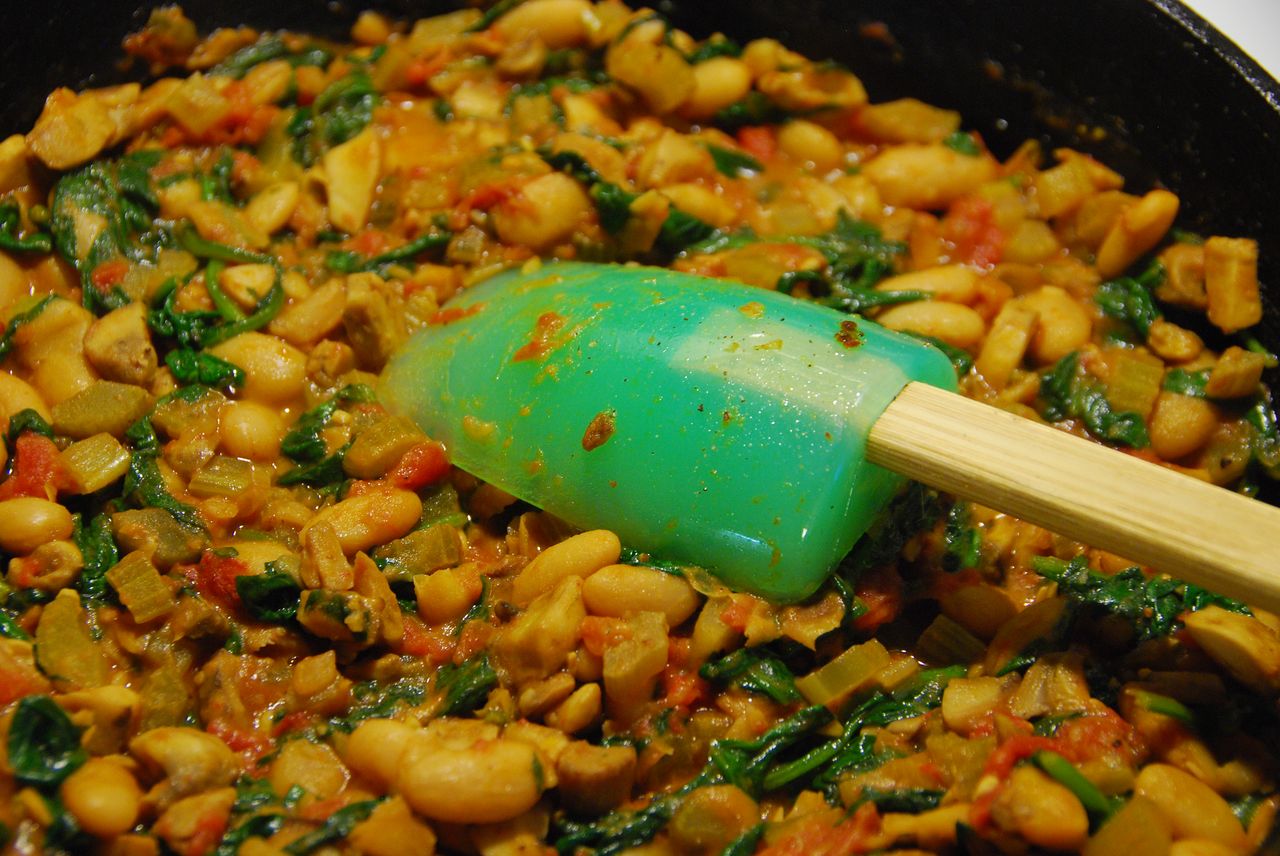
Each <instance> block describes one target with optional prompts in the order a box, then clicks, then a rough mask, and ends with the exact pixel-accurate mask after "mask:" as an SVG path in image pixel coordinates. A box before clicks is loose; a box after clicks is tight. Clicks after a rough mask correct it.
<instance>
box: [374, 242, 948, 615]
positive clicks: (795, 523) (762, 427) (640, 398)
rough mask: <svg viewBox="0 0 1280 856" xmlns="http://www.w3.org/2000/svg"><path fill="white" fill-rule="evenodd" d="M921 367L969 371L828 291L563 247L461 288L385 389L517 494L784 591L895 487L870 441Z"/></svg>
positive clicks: (836, 556)
mask: <svg viewBox="0 0 1280 856" xmlns="http://www.w3.org/2000/svg"><path fill="white" fill-rule="evenodd" d="M909 381H923V382H926V383H929V384H933V385H935V386H941V387H946V388H950V389H954V388H955V385H956V379H955V372H954V370H953V369H952V367H951V363H950V362H949V361H948V360H947V358H946V357H945V356H944V355H942V354H941V353H940V352H938V351H937V350H936V349H934V348H931V347H928V346H925V345H922V344H921V343H920V342H918V341H916V340H914V339H911V338H908V337H905V336H901V335H898V334H896V333H893V332H891V331H888V330H885V329H883V328H881V327H878V326H876V325H874V324H871V323H869V322H866V321H863V320H860V319H852V318H850V317H849V316H847V315H843V314H841V313H839V312H836V311H834V310H831V309H827V308H825V307H821V306H818V305H815V304H812V303H807V302H804V301H800V300H796V299H793V298H790V297H787V296H785V295H781V294H776V293H774V292H769V291H763V290H760V289H756V288H750V287H747V286H743V285H737V284H733V283H726V282H722V281H719V280H712V279H707V278H704V277H699V276H693V275H690V274H683V273H678V272H675V271H670V270H664V269H660V268H648V267H626V266H620V265H593V264H582V263H573V262H559V263H550V264H544V265H542V267H541V268H540V269H538V270H537V271H534V272H532V273H528V274H522V273H520V272H518V271H508V272H506V273H503V274H501V275H499V276H496V277H494V278H493V279H491V280H488V281H486V282H484V283H482V284H480V285H478V286H476V287H474V288H472V289H469V290H468V291H466V292H465V293H463V294H462V295H461V296H460V297H459V298H458V299H456V300H454V301H452V302H451V303H450V304H449V306H448V307H447V308H446V309H445V310H444V311H443V312H442V313H441V318H440V319H439V323H436V324H433V325H432V326H430V327H428V328H426V329H424V330H422V331H421V332H419V333H417V334H416V335H415V336H414V337H413V338H411V339H410V340H409V342H408V343H406V344H405V345H404V347H403V348H401V350H400V352H399V353H398V355H397V356H396V357H395V358H394V359H393V360H392V361H391V363H390V364H389V365H388V367H387V370H386V372H385V373H384V376H383V389H382V396H383V399H384V401H386V402H387V404H388V406H390V407H391V408H392V409H394V410H397V411H399V412H402V413H405V414H407V415H409V416H410V417H411V418H413V419H414V420H416V421H417V422H418V424H419V425H421V426H422V428H423V429H424V430H425V431H426V432H427V433H428V434H430V435H431V436H432V437H434V438H436V439H439V440H442V441H443V442H444V443H445V445H446V446H447V447H448V450H449V456H450V458H451V459H452V460H453V462H454V463H455V464H457V465H458V466H459V467H462V468H463V469H464V470H467V471H469V472H471V473H474V474H475V475H477V476H479V477H480V478H482V479H484V480H486V481H488V482H491V483H492V484H495V485H497V486H499V487H501V488H502V489H504V490H506V491H508V492H510V493H512V494H514V495H515V496H517V497H519V498H521V499H523V500H526V501H528V502H530V503H532V504H534V505H536V506H538V507H539V508H543V509H545V510H547V511H550V512H552V513H554V514H556V515H558V516H560V517H562V518H563V519H565V520H567V521H569V522H571V523H573V524H575V525H577V526H581V527H583V528H607V529H611V530H613V531H614V532H616V533H617V534H618V536H619V537H620V538H621V539H622V541H623V543H624V544H628V545H630V546H633V547H637V548H640V549H643V550H646V551H649V552H651V553H653V554H654V555H656V556H659V557H662V558H667V559H672V560H676V561H680V562H686V563H690V564H696V565H701V566H703V567H706V568H708V569H709V570H711V571H712V572H713V573H715V574H716V575H717V576H719V577H720V578H721V579H722V580H723V581H724V582H725V583H727V584H728V585H730V586H732V587H734V588H738V589H743V590H746V591H750V592H753V593H755V594H758V595H761V596H763V597H766V598H770V599H772V600H777V601H784V602H789V601H795V600H799V599H801V598H804V597H805V596H807V595H809V594H811V593H812V592H813V591H815V590H816V589H817V588H818V586H819V585H820V584H821V583H822V581H823V580H824V579H825V578H826V577H827V575H828V574H829V573H830V572H831V570H832V568H834V567H835V565H836V564H837V563H838V562H839V561H840V559H841V558H843V557H844V555H845V554H846V553H848V551H849V550H850V548H851V547H852V546H853V544H854V542H855V541H856V540H857V539H858V537H859V536H860V535H861V534H862V533H863V532H865V531H866V529H867V527H868V526H870V525H871V523H872V521H873V520H874V519H875V518H876V515H877V514H878V513H879V512H880V511H881V510H882V509H883V508H884V507H885V505H886V504H887V502H888V501H889V499H890V498H891V497H892V496H893V494H894V492H895V491H896V490H897V488H898V487H899V485H900V482H901V479H900V477H898V476H896V475H894V474H892V473H890V472H888V471H887V470H884V469H881V468H880V467H877V466H874V465H872V464H869V463H867V461H866V460H865V449H866V437H867V434H868V432H869V431H870V429H871V426H872V424H873V423H874V422H875V420H876V418H877V417H879V415H880V414H881V413H882V412H883V411H884V409H885V408H886V407H887V406H888V405H889V403H890V402H891V401H892V400H893V398H894V397H895V396H896V395H897V394H898V392H899V391H901V389H902V388H903V387H904V386H905V385H906V384H907V383H908V382H909Z"/></svg>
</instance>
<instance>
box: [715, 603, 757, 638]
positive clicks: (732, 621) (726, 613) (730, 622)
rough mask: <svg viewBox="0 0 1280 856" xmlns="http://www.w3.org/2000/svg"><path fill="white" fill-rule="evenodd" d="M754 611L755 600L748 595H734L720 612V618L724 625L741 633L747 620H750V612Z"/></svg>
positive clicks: (745, 626)
mask: <svg viewBox="0 0 1280 856" xmlns="http://www.w3.org/2000/svg"><path fill="white" fill-rule="evenodd" d="M753 611H755V600H754V599H752V598H750V597H734V598H731V599H730V601H729V605H728V606H726V607H725V608H724V609H723V610H722V611H721V612H720V620H721V621H722V622H723V623H724V625H725V626H726V627H730V628H732V629H734V630H737V631H738V632H739V633H741V632H742V631H743V630H746V629H747V622H748V621H750V620H751V613H752V612H753Z"/></svg>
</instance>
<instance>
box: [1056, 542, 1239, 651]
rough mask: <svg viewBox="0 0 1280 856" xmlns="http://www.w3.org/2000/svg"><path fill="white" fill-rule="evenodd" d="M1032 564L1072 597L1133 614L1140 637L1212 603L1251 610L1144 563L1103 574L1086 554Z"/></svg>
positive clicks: (1163, 632) (1163, 630) (1166, 629)
mask: <svg viewBox="0 0 1280 856" xmlns="http://www.w3.org/2000/svg"><path fill="white" fill-rule="evenodd" d="M1032 567H1033V568H1034V569H1035V571H1036V573H1038V574H1040V575H1041V576H1042V577H1046V578H1048V579H1051V580H1053V581H1055V582H1056V583H1057V584H1058V591H1059V592H1060V593H1061V594H1064V595H1066V596H1067V597H1069V598H1071V599H1072V600H1074V601H1077V602H1079V603H1084V604H1089V605H1092V606H1097V607H1100V608H1102V609H1104V610H1106V611H1107V612H1109V613H1111V614H1113V615H1119V616H1121V617H1123V618H1126V619H1128V620H1129V623H1130V624H1132V625H1133V629H1134V631H1135V632H1136V633H1137V635H1138V638H1139V639H1156V638H1159V637H1161V636H1167V635H1168V634H1169V633H1170V632H1171V631H1172V630H1173V629H1174V627H1175V626H1176V625H1177V622H1178V616H1179V615H1181V614H1182V613H1184V612H1195V611H1196V610H1198V609H1203V608H1204V607H1206V606H1210V605H1213V606H1220V607H1222V608H1223V609H1227V610H1230V611H1231V612H1239V613H1243V614H1246V615H1247V614H1249V608H1248V607H1247V606H1245V605H1244V604H1243V603H1240V602H1239V601H1236V600H1232V599H1230V598H1227V597H1222V596H1221V595H1216V594H1212V593H1210V592H1208V591H1205V590H1204V589H1202V588H1200V587H1199V586H1195V585H1192V584H1190V583H1184V582H1182V581H1181V580H1174V579H1170V578H1168V577H1153V578H1150V579H1148V578H1147V576H1146V574H1144V573H1143V572H1142V570H1141V569H1140V568H1126V569H1125V570H1123V571H1120V572H1119V573H1117V574H1111V575H1107V574H1102V573H1099V572H1098V571H1095V570H1092V569H1091V568H1090V567H1089V563H1088V562H1087V561H1086V560H1085V558H1084V557H1083V556H1077V557H1075V558H1074V559H1072V560H1071V561H1070V562H1067V561H1064V560H1062V559H1055V558H1053V557H1051V556H1037V557H1036V558H1035V559H1033V560H1032Z"/></svg>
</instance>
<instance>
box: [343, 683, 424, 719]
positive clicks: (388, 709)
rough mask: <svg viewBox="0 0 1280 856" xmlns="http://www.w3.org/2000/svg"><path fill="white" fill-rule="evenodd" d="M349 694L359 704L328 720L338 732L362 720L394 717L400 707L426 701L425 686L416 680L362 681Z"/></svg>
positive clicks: (412, 705) (414, 705)
mask: <svg viewBox="0 0 1280 856" xmlns="http://www.w3.org/2000/svg"><path fill="white" fill-rule="evenodd" d="M351 695H352V697H353V698H354V699H355V700H356V701H357V702H359V703H358V704H356V705H353V706H352V707H351V708H350V709H349V710H348V711H347V713H346V715H345V716H341V717H334V718H332V719H330V720H329V725H330V726H331V727H333V728H335V729H337V730H339V731H351V730H353V729H354V728H355V727H356V726H357V725H359V724H360V723H361V722H363V721H364V720H366V719H386V718H388V717H391V716H394V715H395V714H396V713H397V712H398V711H399V710H400V709H401V708H402V707H403V706H410V707H416V706H417V705H420V704H422V703H423V702H424V701H426V698H427V687H426V683H425V682H424V681H422V680H420V679H406V680H400V681H397V682H395V683H389V684H380V683H378V682H377V681H364V682H361V683H358V684H356V685H355V686H354V687H352V688H351Z"/></svg>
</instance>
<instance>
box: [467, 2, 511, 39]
mask: <svg viewBox="0 0 1280 856" xmlns="http://www.w3.org/2000/svg"><path fill="white" fill-rule="evenodd" d="M523 2H524V0H498V2H497V3H494V4H493V5H492V6H490V7H489V8H488V9H486V10H485V13H484V14H483V15H481V16H480V18H479V20H477V21H476V22H475V23H474V24H472V25H471V26H470V27H467V32H468V33H482V32H484V31H485V30H487V29H489V28H490V27H492V26H493V25H494V22H495V21H497V20H498V19H499V18H501V17H502V16H503V15H505V14H507V13H508V12H510V11H511V10H512V9H514V8H516V7H517V6H519V5H520V4H521V3H523Z"/></svg>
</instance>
